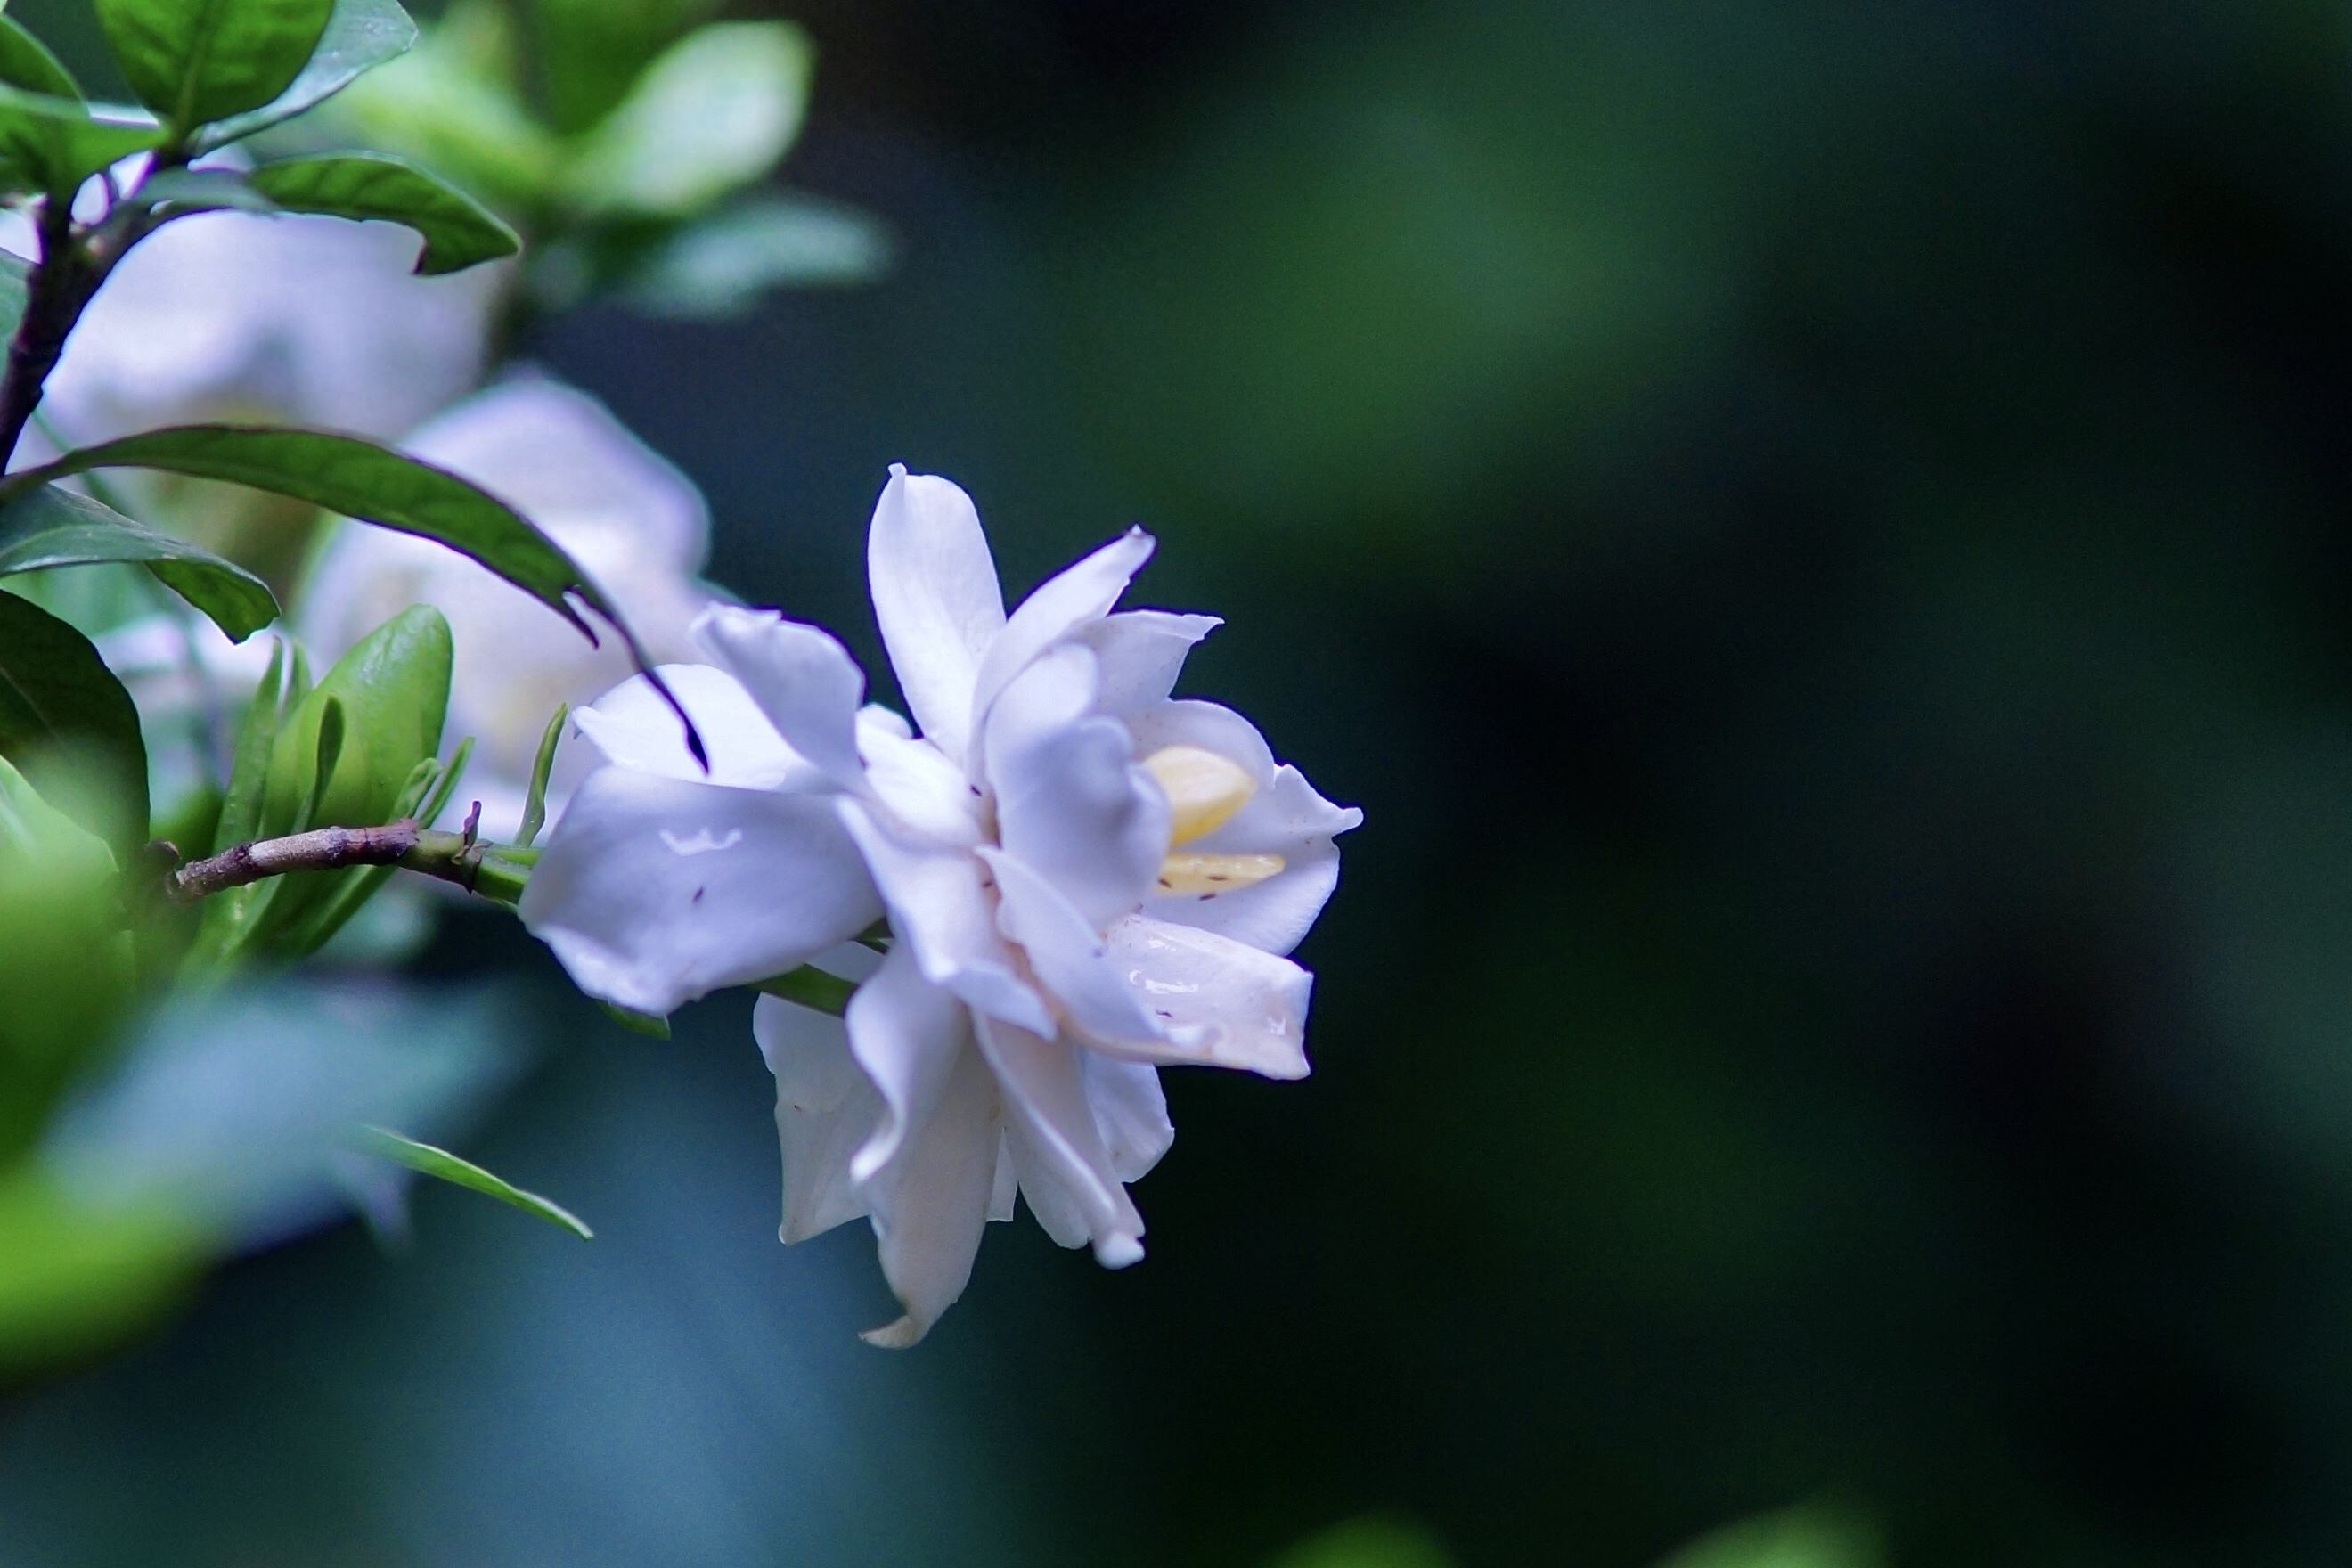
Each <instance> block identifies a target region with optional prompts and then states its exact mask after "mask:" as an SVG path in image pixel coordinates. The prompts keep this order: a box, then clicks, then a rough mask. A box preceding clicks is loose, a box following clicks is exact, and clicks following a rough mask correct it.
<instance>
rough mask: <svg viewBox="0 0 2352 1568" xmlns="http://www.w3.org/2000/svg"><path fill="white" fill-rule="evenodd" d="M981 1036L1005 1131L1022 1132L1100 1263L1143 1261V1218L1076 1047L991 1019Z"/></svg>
mask: <svg viewBox="0 0 2352 1568" xmlns="http://www.w3.org/2000/svg"><path fill="white" fill-rule="evenodd" d="M978 1033H979V1037H980V1045H981V1049H982V1052H983V1053H984V1054H985V1055H986V1056H987V1058H988V1061H989V1065H990V1066H991V1067H992V1068H994V1069H995V1072H996V1081H997V1085H998V1088H999V1089H1000V1091H1001V1092H1002V1094H1003V1101H1004V1117H1005V1121H1006V1124H1007V1125H1008V1126H1010V1127H1013V1128H1016V1129H1018V1130H1019V1131H1020V1134H1021V1136H1022V1138H1023V1140H1024V1141H1025V1145H1026V1152H1027V1153H1028V1154H1029V1155H1030V1156H1033V1157H1034V1160H1035V1161H1036V1163H1037V1165H1038V1166H1039V1168H1040V1169H1041V1170H1042V1172H1043V1173H1045V1174H1046V1175H1048V1176H1049V1177H1051V1178H1052V1180H1053V1181H1055V1182H1056V1183H1058V1184H1060V1187H1061V1190H1062V1191H1063V1192H1064V1193H1066V1194H1067V1195H1068V1197H1069V1198H1070V1199H1071V1201H1072V1202H1073V1203H1074V1204H1075V1205H1076V1209H1077V1211H1078V1213H1079V1214H1080V1215H1083V1217H1084V1221H1085V1225H1086V1229H1087V1237H1088V1238H1089V1239H1091V1240H1092V1241H1093V1243H1094V1249H1095V1261H1097V1263H1100V1264H1102V1265H1103V1266H1104V1267H1106V1268H1125V1267H1126V1266H1127V1265H1128V1264H1130V1263H1133V1262H1136V1261H1137V1260H1138V1259H1139V1258H1142V1256H1143V1239H1142V1238H1143V1216H1142V1215H1139V1214H1137V1213H1136V1212H1135V1205H1134V1204H1133V1203H1132V1202H1130V1201H1129V1198H1128V1195H1127V1188H1126V1187H1125V1186H1123V1185H1121V1184H1120V1182H1119V1179H1118V1173H1117V1171H1115V1170H1114V1169H1113V1168H1112V1165H1111V1158H1110V1151H1109V1150H1108V1148H1106V1147H1105V1146H1104V1144H1103V1139H1102V1132H1101V1130H1100V1129H1099V1128H1098V1127H1097V1125H1096V1123H1095V1113H1094V1108H1093V1107H1092V1106H1091V1105H1089V1104H1088V1103H1087V1091H1086V1084H1085V1080H1084V1079H1081V1078H1080V1076H1079V1072H1078V1055H1079V1053H1078V1049H1077V1047H1075V1046H1072V1045H1070V1044H1069V1043H1068V1042H1066V1041H1063V1040H1049V1039H1045V1038H1041V1037H1038V1036H1036V1035H1034V1034H1031V1033H1030V1032H1029V1031H1028V1030H1026V1029H1022V1028H1016V1027H1014V1026H1012V1025H1010V1024H1005V1023H1002V1022H999V1021H997V1020H995V1019H992V1018H982V1019H980V1020H978ZM1018 1157H1021V1156H1019V1155H1018V1154H1016V1158H1018ZM1033 1206H1034V1200H1033ZM1040 1217H1041V1218H1043V1213H1042V1211H1041V1214H1040ZM1050 1228H1051V1227H1050V1226H1049V1229H1050Z"/></svg>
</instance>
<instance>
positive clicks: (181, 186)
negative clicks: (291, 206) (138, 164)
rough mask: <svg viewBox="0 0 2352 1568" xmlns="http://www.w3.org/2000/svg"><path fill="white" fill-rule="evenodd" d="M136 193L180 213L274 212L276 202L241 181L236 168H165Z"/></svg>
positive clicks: (145, 182) (243, 180)
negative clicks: (220, 211) (223, 210)
mask: <svg viewBox="0 0 2352 1568" xmlns="http://www.w3.org/2000/svg"><path fill="white" fill-rule="evenodd" d="M139 194H140V195H142V196H144V197H146V198H147V200H149V201H151V202H153V203H154V204H155V205H158V206H169V207H172V208H173V209H175V210H177V211H180V212H217V211H219V210H221V209H224V208H226V209H228V210H230V211H234V212H247V213H274V212H276V211H277V210H278V204H277V203H276V202H273V201H271V200H270V199H269V198H268V196H265V195H262V194H261V193H260V192H259V191H257V190H255V189H254V188H253V187H252V186H251V185H248V184H246V183H245V174H244V172H243V171H241V170H237V169H166V170H165V171H163V173H162V174H153V175H150V176H149V177H148V178H147V179H146V180H145V181H144V182H142V184H141V185H140V187H139Z"/></svg>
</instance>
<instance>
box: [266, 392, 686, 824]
mask: <svg viewBox="0 0 2352 1568" xmlns="http://www.w3.org/2000/svg"><path fill="white" fill-rule="evenodd" d="M401 445H402V447H403V448H404V450H406V451H407V452H409V453H410V454H411V455H413V456H415V457H417V458H423V459H424V460H425V461H426V462H428V463H433V464H436V465H437V466H438V467H441V468H447V469H449V470H450V471H451V472H453V473H456V474H458V475H460V476H461V477H463V478H465V479H471V480H472V481H474V482H475V483H476V484H478V485H480V486H481V487H482V488H483V489H487V490H488V491H490V492H491V493H492V494H494V495H496V496H498V497H499V499H500V500H504V501H506V502H507V503H508V504H509V505H510V506H512V507H514V508H515V509H516V510H518V511H520V512H521V513H522V514H523V515H524V516H525V517H527V518H529V519H530V521H532V522H534V523H536V524H537V525H538V526H539V528H540V529H541V531H543V532H545V533H546V534H547V535H548V536H549V537H550V538H551V539H553V540H554V541H555V542H556V543H558V544H560V545H562V547H563V548H564V550H566V551H567V552H570V553H571V555H572V558H573V559H574V560H576V561H578V562H579V563H580V564H581V565H582V566H583V568H584V569H585V570H586V572H587V574H588V575H589V577H590V578H591V579H592V580H593V581H594V582H595V583H597V584H599V585H601V586H602V587H603V588H604V590H605V592H606V593H607V594H608V595H610V596H611V597H612V599H613V601H614V605H615V606H616V607H617V608H618V609H619V610H620V612H621V615H622V617H623V618H624V619H625V620H626V621H627V622H628V624H629V625H630V626H632V627H633V628H634V629H635V631H636V633H637V635H638V637H640V638H642V639H643V640H644V642H645V644H646V648H647V651H648V652H649V654H650V655H651V656H652V657H653V658H655V659H656V660H659V659H664V658H683V657H686V656H687V655H688V652H689V650H690V648H691V646H692V645H691V644H690V642H689V641H688V626H690V625H691V624H692V622H693V620H694V617H695V616H697V615H698V614H699V613H700V612H701V610H702V609H703V607H704V606H705V605H708V604H709V603H710V600H711V595H710V592H709V590H708V589H707V588H705V587H704V586H702V584H700V582H699V581H698V579H697V576H696V574H697V573H698V572H699V571H700V570H701V569H702V565H703V562H704V558H705V556H706V554H707V553H708V552H709V539H710V524H709V514H708V513H707V511H706V510H705V509H704V507H703V503H702V497H701V495H700V494H699V493H698V491H697V490H696V489H695V488H694V484H693V481H691V480H690V479H688V478H687V477H686V476H685V475H684V474H681V473H679V472H678V471H677V469H676V468H672V467H671V466H670V465H669V464H668V463H667V462H666V461H664V460H663V459H662V458H660V457H658V456H656V454H655V453H654V452H653V451H651V450H650V449H649V448H647V447H646V446H645V445H644V444H643V443H642V442H640V441H638V440H637V438H636V437H634V436H632V435H631V434H630V433H629V432H628V431H627V430H626V429H625V427H623V426H622V425H621V424H620V422H619V421H618V420H616V419H614V417H613V416H612V414H611V413H610V412H608V411H607V410H606V409H605V407H604V405H603V404H601V403H599V402H597V401H596V400H595V399H593V398H592V397H590V396H588V395H585V394H584V393H581V392H577V391H574V390H573V389H572V388H570V387H567V386H564V385H562V384H559V383H557V382H554V381H552V380H550V379H548V378H547V377H545V376H543V375H538V374H519V375H516V376H513V377H511V378H509V380H507V381H505V382H502V383H500V384H499V385H496V386H494V387H491V388H490V389H489V390H488V391H487V392H482V393H478V394H477V395H474V396H473V397H470V398H468V399H467V400H466V401H465V402H463V403H460V404H458V405H457V406H456V407H454V408H452V409H450V410H449V411H448V412H447V413H446V414H443V415H442V416H440V417H438V418H436V419H435V420H433V421H431V422H430V423H429V424H427V425H425V426H424V427H423V428H421V429H419V430H418V431H417V432H416V433H415V435H414V436H412V437H409V438H408V439H407V440H406V441H404V442H403V443H402V444H401ZM410 605H433V606H434V607H435V608H436V609H438V610H440V611H441V613H442V614H443V615H445V616H448V617H449V626H450V629H451V631H452V632H453V633H454V634H455V635H456V640H457V664H456V669H455V672H454V677H453V679H452V682H451V690H450V700H449V702H450V706H449V723H448V731H447V732H448V734H449V735H450V737H451V738H452V740H453V741H454V740H456V739H457V738H458V737H462V736H467V735H470V736H472V737H474V740H475V751H474V760H473V763H472V766H471V769H470V770H469V771H468V773H467V778H466V783H465V787H464V788H463V789H462V790H461V791H460V792H459V795H458V802H459V803H461V804H462V803H463V802H466V801H471V800H475V799H479V800H480V801H481V802H482V826H483V831H484V832H486V833H488V834H489V835H491V836H492V837H511V835H512V833H513V831H514V829H515V826H516V824H517V822H518V820H519V819H520V816H521V815H522V807H523V796H524V792H525V790H526V789H527V787H528V785H529V783H530V767H531V762H532V759H533V757H534V755H535V753H536V752H538V749H539V741H540V736H541V731H544V730H545V729H546V726H547V721H548V718H549V716H550V715H551V714H552V713H553V712H554V711H555V709H556V705H557V704H558V703H563V702H571V703H582V702H587V701H590V700H593V699H594V698H595V697H596V696H598V695H599V694H600V693H603V692H605V691H609V690H611V689H612V688H613V686H614V683H615V682H616V681H620V680H622V679H626V678H627V676H628V675H629V674H630V672H631V670H632V668H633V666H632V665H631V663H630V661H629V655H628V650H627V649H626V648H625V647H622V646H621V642H620V639H619V638H617V637H610V636H607V637H604V640H603V643H602V645H601V646H592V645H591V644H590V643H589V642H588V641H587V639H586V638H584V637H582V636H581V635H580V634H579V632H578V631H577V630H576V629H574V628H573V627H572V626H570V625H568V624H567V623H566V622H564V621H563V619H562V617H560V616H557V615H556V614H554V612H552V611H551V610H549V609H548V608H547V607H546V606H545V605H541V604H540V603H538V602H537V601H536V600H535V599H533V598H532V597H531V596H530V595H529V594H526V593H524V592H523V591H522V590H521V589H520V588H517V587H515V586H514V585H513V584H509V583H508V582H506V581H505V580H503V579H501V578H499V577H496V576H493V575H492V574H490V573H488V572H487V571H485V570H484V569H483V568H482V567H481V566H479V565H478V564H476V563H474V562H472V561H470V560H468V559H467V558H466V557H464V556H462V555H459V554H457V552H454V551H452V550H449V549H447V548H446V547H444V546H442V545H439V544H436V543H434V542H430V541H428V540H423V539H418V538H415V537H414V536H412V535H408V534H404V533H395V532H393V531H389V530H386V529H380V528H371V527H366V526H363V525H362V524H358V523H349V524H345V525H344V526H343V529H342V531H341V533H340V534H339V535H338V536H337V537H336V538H335V540H334V541H333V542H331V544H330V545H329V546H328V547H327V550H326V551H325V552H324V553H323V555H322V556H321V557H320V562H319V565H318V568H317V570H316V572H315V573H314V574H312V576H311V579H310V583H309V584H308V585H307V587H306V588H305V590H304V592H303V595H302V596H301V600H300V608H299V612H298V615H297V621H298V626H299V631H300V633H301V636H302V639H303V641H304V642H305V644H306V645H307V646H308V647H310V649H311V651H312V653H313V654H314V655H316V656H317V657H318V658H320V660H321V661H324V660H327V659H331V658H335V657H336V656H338V655H340V654H341V652H342V651H343V650H344V649H346V648H348V647H351V646H352V644H354V643H356V642H358V641H359V640H360V639H361V638H362V637H365V636H367V635H368V634H369V633H370V632H372V631H373V630H374V629H375V628H376V627H377V626H382V625H383V623H384V622H385V621H387V620H389V619H391V618H392V617H393V616H396V615H398V614H399V613H400V612H401V611H403V610H404V609H406V608H408V607H409V606H410ZM673 722H674V721H673ZM574 750H575V751H576V748H575V749H574ZM586 771H587V767H586V763H585V760H584V759H583V758H580V757H577V756H571V757H562V758H560V759H559V767H558V770H557V773H556V775H555V778H554V780H553V781H552V787H551V790H550V792H549V794H550V802H549V804H550V807H551V810H556V809H560V808H561V806H562V802H563V799H564V798H565V796H566V795H568V794H569V792H570V787H571V785H572V783H573V782H575V781H576V779H577V778H578V777H579V776H580V775H581V774H582V773H585V772H586Z"/></svg>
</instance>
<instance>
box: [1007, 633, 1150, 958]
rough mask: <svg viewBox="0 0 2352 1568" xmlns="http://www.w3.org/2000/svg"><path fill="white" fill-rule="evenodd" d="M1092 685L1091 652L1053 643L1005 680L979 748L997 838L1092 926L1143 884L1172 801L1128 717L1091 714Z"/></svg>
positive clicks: (1123, 909) (1138, 900)
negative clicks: (1150, 769) (1143, 760)
mask: <svg viewBox="0 0 2352 1568" xmlns="http://www.w3.org/2000/svg"><path fill="white" fill-rule="evenodd" d="M1095 690H1096V686H1095V658H1094V655H1093V654H1091V653H1089V652H1088V651H1087V649H1085V648H1083V647H1076V646H1075V645H1070V646H1065V647H1058V648H1055V650H1054V651H1053V652H1051V653H1049V654H1046V655H1045V656H1044V657H1043V658H1039V659H1037V660H1036V661H1035V662H1034V663H1033V664H1032V665H1031V666H1030V667H1029V668H1027V669H1026V670H1024V672H1022V674H1021V675H1020V677H1019V678H1018V679H1015V680H1013V683H1012V684H1011V685H1010V686H1008V687H1006V688H1005V690H1004V694H1003V697H1001V698H1000V699H998V700H997V704H996V708H995V710H994V711H993V712H992V713H991V714H990V716H989V720H988V724H987V729H986V732H985V746H984V750H985V752H986V754H987V763H988V777H989V781H990V783H991V784H992V786H993V787H994V789H995V792H996V815H997V823H998V829H999V831H998V837H999V841H1000V842H1001V843H1002V844H1003V846H1004V847H1005V849H1006V850H1007V851H1009V852H1010V853H1012V854H1013V855H1016V856H1018V857H1019V858H1021V859H1022V860H1023V861H1024V863H1025V864H1026V865H1028V866H1029V867H1030V868H1031V869H1033V870H1034V871H1036V872H1038V873H1039V874H1040V875H1042V876H1044V877H1045V879H1047V880H1048V881H1050V882H1052V883H1053V884H1054V886H1055V888H1057V889H1060V890H1061V892H1062V893H1063V895H1064V896H1065V897H1066V898H1068V899H1069V900H1071V902H1072V903H1074V904H1076V906H1077V908H1078V909H1079V910H1081V911H1082V912H1083V913H1084V914H1085V915H1086V916H1087V919H1088V920H1089V921H1092V922H1093V923H1094V924H1095V925H1096V926H1097V928H1099V927H1102V926H1105V925H1108V924H1109V923H1110V922H1111V921H1114V920H1116V919H1118V917H1119V916H1121V915H1123V914H1127V913H1129V912H1130V911H1132V910H1135V909H1137V908H1138V907H1139V906H1140V905H1141V904H1142V902H1143V899H1144V895H1145V894H1146V893H1147V892H1149V891H1150V889H1151V887H1152V883H1153V879H1154V878H1155V877H1156V876H1157V874H1158V872H1159V869H1160V858H1161V856H1163V855H1164V854H1165V853H1166V852H1167V848H1168V827H1169V805H1168V796H1167V794H1166V793H1165V792H1164V791H1163V790H1161V789H1160V785H1159V784H1158V783H1157V782H1156V781H1155V780H1154V779H1153V778H1152V777H1151V775H1150V773H1147V772H1145V771H1144V769H1143V768H1142V767H1141V766H1140V765H1139V764H1138V763H1137V762H1136V760H1135V743H1134V742H1133V740H1132V739H1130V738H1129V733H1128V731H1127V727H1126V726H1125V725H1123V724H1121V723H1120V722H1119V721H1118V720H1116V719H1110V718H1106V717H1100V716H1095V717H1088V713H1089V711H1090V710H1091V709H1092V707H1093V705H1094V699H1095Z"/></svg>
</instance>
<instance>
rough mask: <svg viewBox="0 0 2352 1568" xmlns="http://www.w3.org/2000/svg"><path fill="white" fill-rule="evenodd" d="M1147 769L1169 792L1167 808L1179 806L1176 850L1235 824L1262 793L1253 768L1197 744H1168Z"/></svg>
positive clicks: (1171, 836) (1172, 835)
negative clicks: (1252, 799)
mask: <svg viewBox="0 0 2352 1568" xmlns="http://www.w3.org/2000/svg"><path fill="white" fill-rule="evenodd" d="M1143 765H1144V767H1145V769H1146V770H1148V771H1149V772H1150V774H1151V776H1152V777H1153V778H1155V779H1158V780H1159V781H1160V788H1161V789H1163V790H1166V791H1167V792H1168V804H1169V805H1171V806H1173V807H1175V816H1174V819H1173V820H1172V822H1171V824H1170V826H1169V831H1168V847H1170V848H1171V849H1174V848H1176V847H1179V846H1181V845H1185V844H1190V843H1192V841H1193V840H1194V839H1196V838H1206V837H1208V836H1209V835H1210V834H1212V833H1214V832H1215V831H1216V830H1217V829H1218V828H1220V827H1223V826H1224V825H1225V824H1226V823H1228V822H1230V821H1232V820H1233V816H1234V813H1235V812H1237V811H1239V810H1240V809H1241V808H1242V807H1244V806H1245V805H1248V804H1249V803H1250V797H1251V796H1252V795H1255V794H1257V781H1256V780H1255V779H1254V778H1252V777H1250V776H1249V773H1248V770H1246V769H1244V767H1243V766H1242V765H1241V764H1240V763H1236V762H1234V760H1233V759H1232V758H1230V757H1221V756H1219V755H1217V753H1216V752H1204V751H1202V750H1201V748H1200V747H1198V746H1163V747H1161V748H1160V750H1159V751H1156V752H1152V753H1151V754H1150V756H1148V757H1146V758H1144V759H1143ZM1276 869H1279V867H1277V868H1276ZM1267 874H1268V875H1269V876H1270V875H1272V873H1271V872H1269V873H1267Z"/></svg>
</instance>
